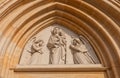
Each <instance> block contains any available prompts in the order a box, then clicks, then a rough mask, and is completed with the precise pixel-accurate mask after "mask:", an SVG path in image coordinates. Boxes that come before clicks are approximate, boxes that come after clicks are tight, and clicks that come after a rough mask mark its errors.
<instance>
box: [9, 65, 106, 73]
mask: <svg viewBox="0 0 120 78" xmlns="http://www.w3.org/2000/svg"><path fill="white" fill-rule="evenodd" d="M10 69H11V70H14V72H102V71H106V70H107V69H108V67H103V66H102V65H101V64H90V65H17V66H16V67H15V68H10Z"/></svg>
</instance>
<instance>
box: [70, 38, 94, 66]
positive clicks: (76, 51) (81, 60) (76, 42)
mask: <svg viewBox="0 0 120 78" xmlns="http://www.w3.org/2000/svg"><path fill="white" fill-rule="evenodd" d="M70 49H71V51H72V54H73V61H74V64H95V62H94V60H93V59H92V57H91V56H90V55H89V54H88V53H87V52H88V50H87V48H86V46H85V45H84V44H83V43H82V41H81V40H80V39H78V38H74V39H73V41H72V44H71V45H70Z"/></svg>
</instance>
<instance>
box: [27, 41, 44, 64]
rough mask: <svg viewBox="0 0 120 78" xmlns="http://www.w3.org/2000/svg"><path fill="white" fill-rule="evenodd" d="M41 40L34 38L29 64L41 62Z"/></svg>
mask: <svg viewBox="0 0 120 78" xmlns="http://www.w3.org/2000/svg"><path fill="white" fill-rule="evenodd" d="M43 43H44V41H43V40H40V39H39V40H34V41H33V43H32V46H31V51H29V52H30V53H31V59H30V61H29V64H42V62H41V59H42V54H43V51H42V47H43Z"/></svg>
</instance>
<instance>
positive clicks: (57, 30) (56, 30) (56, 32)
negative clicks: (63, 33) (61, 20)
mask: <svg viewBox="0 0 120 78" xmlns="http://www.w3.org/2000/svg"><path fill="white" fill-rule="evenodd" d="M59 32H60V28H58V27H54V28H53V30H52V32H51V33H52V34H53V35H55V34H59Z"/></svg>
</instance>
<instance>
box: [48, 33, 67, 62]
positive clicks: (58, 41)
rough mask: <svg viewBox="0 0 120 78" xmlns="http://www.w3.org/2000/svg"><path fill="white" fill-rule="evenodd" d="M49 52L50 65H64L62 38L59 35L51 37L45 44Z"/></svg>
mask: <svg viewBox="0 0 120 78" xmlns="http://www.w3.org/2000/svg"><path fill="white" fill-rule="evenodd" d="M47 47H48V49H49V50H50V59H49V63H50V64H64V63H65V44H64V38H62V37H60V36H59V35H57V34H56V35H51V36H50V39H49V41H48V44H47Z"/></svg>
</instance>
